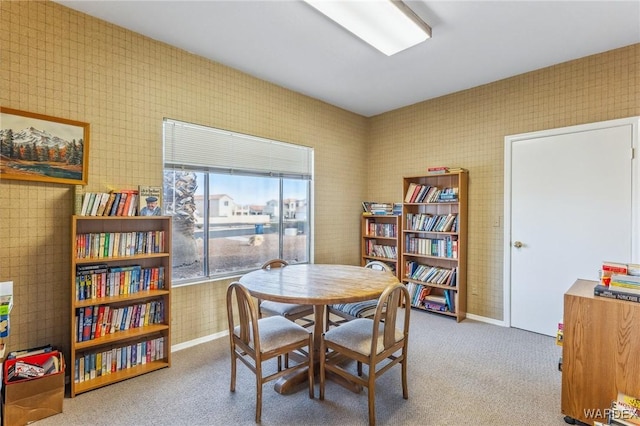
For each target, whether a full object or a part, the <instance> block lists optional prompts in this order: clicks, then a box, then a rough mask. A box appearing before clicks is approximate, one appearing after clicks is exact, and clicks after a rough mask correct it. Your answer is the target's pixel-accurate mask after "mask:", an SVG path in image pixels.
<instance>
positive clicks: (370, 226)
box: [365, 219, 398, 238]
mask: <svg viewBox="0 0 640 426" xmlns="http://www.w3.org/2000/svg"><path fill="white" fill-rule="evenodd" d="M365 229H366V230H367V231H366V232H367V236H368V237H386V238H395V237H397V236H398V227H397V226H396V224H395V223H380V222H376V221H375V220H374V219H365Z"/></svg>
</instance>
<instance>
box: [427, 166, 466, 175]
mask: <svg viewBox="0 0 640 426" xmlns="http://www.w3.org/2000/svg"><path fill="white" fill-rule="evenodd" d="M464 170H465V169H463V168H462V167H446V166H434V167H429V168H427V172H429V174H430V175H443V174H445V173H458V172H463V171H464Z"/></svg>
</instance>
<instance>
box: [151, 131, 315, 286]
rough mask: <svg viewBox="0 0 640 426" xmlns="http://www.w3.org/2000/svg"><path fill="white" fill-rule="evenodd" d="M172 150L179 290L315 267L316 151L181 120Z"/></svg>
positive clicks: (169, 165)
mask: <svg viewBox="0 0 640 426" xmlns="http://www.w3.org/2000/svg"><path fill="white" fill-rule="evenodd" d="M164 143H165V144H164V151H165V168H164V192H165V197H164V210H165V214H168V215H172V216H173V217H174V219H173V233H172V246H173V247H172V249H173V271H172V277H173V282H174V283H188V282H192V281H200V280H202V279H204V278H210V277H222V276H228V275H234V274H238V273H242V272H245V271H247V270H251V269H255V268H258V267H260V265H262V263H264V262H265V261H266V260H268V259H272V258H282V259H285V260H287V261H288V262H289V263H306V262H309V260H310V247H311V240H310V232H309V229H310V221H309V216H310V215H309V212H310V211H311V209H310V201H311V182H312V175H311V166H312V155H313V151H312V150H311V149H310V148H306V147H301V146H298V145H292V144H285V143H282V142H276V141H270V140H267V139H260V138H255V137H252V136H246V135H239V134H234V133H230V132H226V131H221V130H218V129H213V128H207V127H203V126H197V125H193V124H189V123H182V122H177V121H174V120H165V121H164ZM239 147H242V148H243V149H242V150H239V149H238V148H239Z"/></svg>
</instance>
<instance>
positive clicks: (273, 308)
mask: <svg viewBox="0 0 640 426" xmlns="http://www.w3.org/2000/svg"><path fill="white" fill-rule="evenodd" d="M260 309H261V310H263V311H267V312H269V313H271V314H275V315H282V316H286V315H295V314H299V313H301V312H305V311H310V312H313V307H312V306H310V305H297V304H293V303H281V302H272V301H270V300H264V301H263V302H262V303H260Z"/></svg>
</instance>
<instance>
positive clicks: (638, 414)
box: [611, 392, 640, 425]
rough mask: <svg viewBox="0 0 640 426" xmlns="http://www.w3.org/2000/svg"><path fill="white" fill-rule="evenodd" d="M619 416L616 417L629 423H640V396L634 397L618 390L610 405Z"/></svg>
mask: <svg viewBox="0 0 640 426" xmlns="http://www.w3.org/2000/svg"><path fill="white" fill-rule="evenodd" d="M611 408H613V409H614V410H615V411H616V413H614V416H615V414H619V415H620V416H619V417H618V418H616V417H614V418H616V419H618V420H623V421H624V422H626V423H623V424H630V425H640V398H635V397H632V396H629V395H626V394H624V393H622V392H618V397H617V398H616V400H615V401H614V402H613V404H612V407H611Z"/></svg>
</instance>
